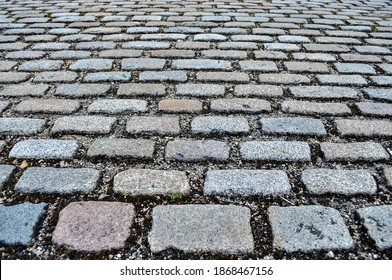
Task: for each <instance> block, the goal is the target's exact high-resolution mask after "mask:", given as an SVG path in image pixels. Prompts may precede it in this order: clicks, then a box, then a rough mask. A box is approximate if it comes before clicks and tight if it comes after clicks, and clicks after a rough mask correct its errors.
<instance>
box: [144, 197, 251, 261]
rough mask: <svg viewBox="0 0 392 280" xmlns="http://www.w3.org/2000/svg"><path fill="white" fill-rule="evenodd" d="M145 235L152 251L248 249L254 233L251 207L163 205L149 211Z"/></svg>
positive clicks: (233, 250)
mask: <svg viewBox="0 0 392 280" xmlns="http://www.w3.org/2000/svg"><path fill="white" fill-rule="evenodd" d="M152 220H153V225H152V230H151V232H150V234H149V236H148V242H149V244H150V248H151V251H152V252H154V253H156V252H160V251H163V250H166V249H169V248H174V249H179V250H183V251H184V252H212V253H225V254H238V253H250V252H252V251H253V236H252V231H251V227H250V211H249V209H248V208H246V207H240V206H234V205H211V204H209V205H200V204H199V205H197V204H195V205H166V206H157V207H155V208H154V210H153V214H152Z"/></svg>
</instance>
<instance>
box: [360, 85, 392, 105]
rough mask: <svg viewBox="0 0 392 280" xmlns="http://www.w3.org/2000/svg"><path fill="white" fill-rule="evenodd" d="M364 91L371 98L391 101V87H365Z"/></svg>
mask: <svg viewBox="0 0 392 280" xmlns="http://www.w3.org/2000/svg"><path fill="white" fill-rule="evenodd" d="M364 91H365V92H366V93H367V95H368V96H369V97H370V98H372V99H376V100H382V101H387V102H392V89H390V88H367V89H364Z"/></svg>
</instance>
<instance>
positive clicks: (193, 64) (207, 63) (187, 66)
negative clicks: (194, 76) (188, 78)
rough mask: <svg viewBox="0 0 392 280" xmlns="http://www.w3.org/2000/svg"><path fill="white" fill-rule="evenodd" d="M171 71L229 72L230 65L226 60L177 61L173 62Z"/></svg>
mask: <svg viewBox="0 0 392 280" xmlns="http://www.w3.org/2000/svg"><path fill="white" fill-rule="evenodd" d="M172 68H173V69H184V70H205V69H208V70H230V69H231V63H230V61H226V60H212V59H200V58H198V59H179V60H173V62H172Z"/></svg>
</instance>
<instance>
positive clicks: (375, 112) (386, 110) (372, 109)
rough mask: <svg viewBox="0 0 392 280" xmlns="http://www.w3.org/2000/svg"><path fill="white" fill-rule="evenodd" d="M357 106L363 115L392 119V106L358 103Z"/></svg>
mask: <svg viewBox="0 0 392 280" xmlns="http://www.w3.org/2000/svg"><path fill="white" fill-rule="evenodd" d="M355 106H356V107H357V109H358V110H359V112H360V113H361V114H362V115H367V116H379V117H391V116H392V104H386V103H376V102H358V103H355Z"/></svg>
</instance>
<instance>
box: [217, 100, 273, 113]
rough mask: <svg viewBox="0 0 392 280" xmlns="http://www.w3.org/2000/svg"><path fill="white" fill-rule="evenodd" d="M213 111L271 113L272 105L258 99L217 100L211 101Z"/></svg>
mask: <svg viewBox="0 0 392 280" xmlns="http://www.w3.org/2000/svg"><path fill="white" fill-rule="evenodd" d="M211 110H212V111H217V112H225V113H235V112H240V113H261V112H270V111H271V104H270V103H269V102H268V101H265V100H260V99H256V98H231V99H215V100H212V101H211Z"/></svg>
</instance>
